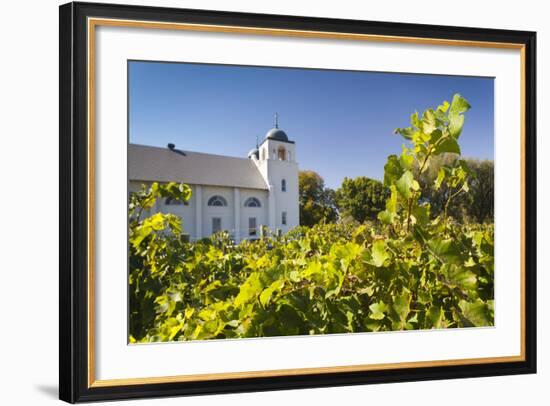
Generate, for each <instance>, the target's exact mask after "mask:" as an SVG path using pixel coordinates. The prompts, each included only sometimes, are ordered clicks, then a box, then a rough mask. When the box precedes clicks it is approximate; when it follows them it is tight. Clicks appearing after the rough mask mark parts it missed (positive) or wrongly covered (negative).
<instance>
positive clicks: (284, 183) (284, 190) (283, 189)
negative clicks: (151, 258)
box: [281, 179, 286, 192]
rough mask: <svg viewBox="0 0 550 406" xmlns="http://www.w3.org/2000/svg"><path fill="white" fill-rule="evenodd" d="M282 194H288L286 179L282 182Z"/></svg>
mask: <svg viewBox="0 0 550 406" xmlns="http://www.w3.org/2000/svg"><path fill="white" fill-rule="evenodd" d="M281 192H286V179H283V180H281Z"/></svg>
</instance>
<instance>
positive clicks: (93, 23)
mask: <svg viewBox="0 0 550 406" xmlns="http://www.w3.org/2000/svg"><path fill="white" fill-rule="evenodd" d="M97 26H110V27H132V28H148V29H160V30H180V31H194V32H218V33H232V34H245V35H266V36H280V37H298V38H319V39H339V40H354V41H370V42H389V43H404V44H420V45H436V46H459V47H479V48H496V49H513V50H519V51H520V64H521V73H520V82H521V91H520V92H521V102H520V108H521V112H520V115H521V117H520V126H521V129H520V137H521V150H520V155H521V157H520V163H521V186H520V189H521V220H522V221H521V247H520V251H521V253H520V255H521V269H520V279H521V280H520V302H521V303H520V313H521V314H520V324H521V327H520V328H521V331H520V339H521V349H520V355H516V356H503V357H485V358H463V359H452V360H434V361H415V362H396V363H382V364H364V365H347V366H331V367H317V368H295V369H277V370H267V371H244V372H221V373H211V374H190V375H175V376H160V377H146V378H123V379H108V380H96V379H95V340H94V326H95V317H94V306H95V304H94V300H95V296H94V292H95V291H94V289H95V278H94V266H95V264H94V238H95V237H94V236H95V233H94V210H95V207H94V191H95V173H94V172H95V168H94V165H95V150H94V145H95V138H94V137H95V28H96V27H97ZM87 34H88V69H87V71H88V387H89V388H100V387H113V386H126V385H143V384H160V383H177V382H193V381H213V380H219V379H244V378H260V377H261V378H266V377H278V376H279V377H280V376H296V375H312V374H330V373H341V372H361V371H380V370H391V369H397V368H426V367H441V366H458V365H473V364H496V363H504V362H522V361H525V360H526V351H525V350H526V349H525V329H526V326H525V221H524V219H525V131H526V123H525V109H526V106H525V103H526V98H525V58H526V55H525V45H523V44H516V43H506V42H485V41H464V40H453V39H432V38H421V37H399V36H390V35H372V34H354V33H343V32H325V31H306V30H290V29H274V28H259V27H240V26H227V25H208V24H186V23H164V22H153V21H139V20H120V19H108V18H89V19H88V30H87Z"/></svg>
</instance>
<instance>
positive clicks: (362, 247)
mask: <svg viewBox="0 0 550 406" xmlns="http://www.w3.org/2000/svg"><path fill="white" fill-rule="evenodd" d="M535 41H536V34H535V33H534V32H524V31H507V30H495V29H482V28H461V27H444V26H427V25H415V24H397V23H388V22H372V21H355V20H335V19H319V18H309V17H291V16H279V15H258V14H246V13H230V12H217V11H203V10H184V9H167V8H156V7H141V6H121V5H105V4H93V3H69V4H66V5H63V6H61V7H60V236H61V237H60V238H61V243H60V247H61V248H60V299H59V300H60V398H61V399H62V400H65V401H67V402H71V403H73V402H80V401H94V400H110V399H123V398H139V397H156V396H174V395H193V394H210V393H230V392H242V391H261V390H274V389H292V388H310V387H323V386H334V385H355V384H370V383H386V382H403V381H414V380H427V379H448V378H464V377H480V376H491V375H507V374H526V373H534V372H536V305H535V304H536V162H535V145H536V142H535V132H536V129H535V123H536V120H535V112H536V108H535V107H536V106H535V102H536V100H535V55H536V46H535Z"/></svg>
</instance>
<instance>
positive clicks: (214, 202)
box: [208, 195, 227, 207]
mask: <svg viewBox="0 0 550 406" xmlns="http://www.w3.org/2000/svg"><path fill="white" fill-rule="evenodd" d="M208 205H209V206H217V207H224V206H227V200H225V198H224V197H223V196H219V195H216V196H212V197H211V198H210V199H208Z"/></svg>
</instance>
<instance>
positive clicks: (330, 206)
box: [298, 171, 338, 226]
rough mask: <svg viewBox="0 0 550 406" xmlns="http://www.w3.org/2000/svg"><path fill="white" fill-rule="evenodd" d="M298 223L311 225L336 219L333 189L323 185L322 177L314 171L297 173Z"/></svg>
mask: <svg viewBox="0 0 550 406" xmlns="http://www.w3.org/2000/svg"><path fill="white" fill-rule="evenodd" d="M298 185H299V201H300V225H303V226H313V225H315V224H319V223H332V222H334V221H336V219H337V217H338V212H337V209H336V204H335V202H334V190H332V189H329V188H326V187H325V181H324V180H323V178H322V177H321V176H320V175H319V174H318V173H317V172H314V171H300V173H299V174H298Z"/></svg>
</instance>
